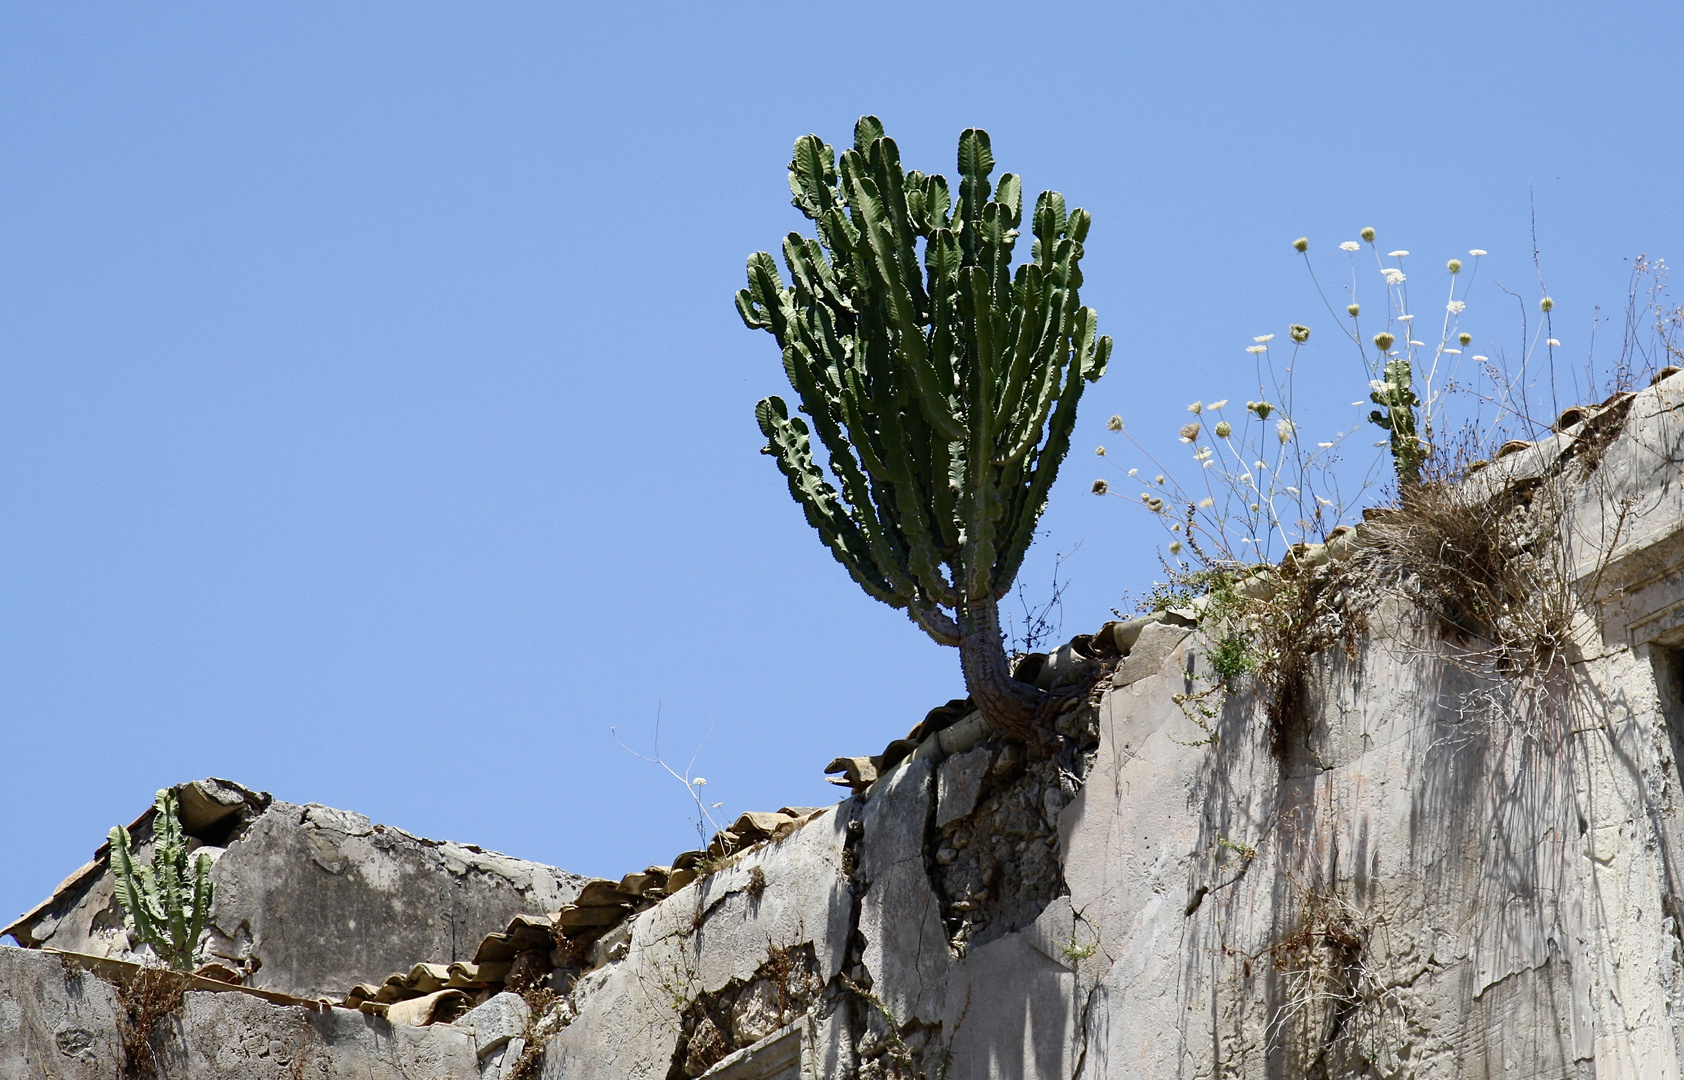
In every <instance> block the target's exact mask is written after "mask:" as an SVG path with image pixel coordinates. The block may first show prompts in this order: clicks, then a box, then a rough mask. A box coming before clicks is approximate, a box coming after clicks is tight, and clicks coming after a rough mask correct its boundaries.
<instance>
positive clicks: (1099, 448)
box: [1093, 446, 1105, 457]
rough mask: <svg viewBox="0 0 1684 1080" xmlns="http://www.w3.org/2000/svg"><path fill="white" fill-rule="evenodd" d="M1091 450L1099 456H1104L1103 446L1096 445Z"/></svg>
mask: <svg viewBox="0 0 1684 1080" xmlns="http://www.w3.org/2000/svg"><path fill="white" fill-rule="evenodd" d="M1093 452H1094V453H1096V454H1098V455H1099V456H1100V457H1104V456H1105V447H1103V446H1096V447H1094V448H1093Z"/></svg>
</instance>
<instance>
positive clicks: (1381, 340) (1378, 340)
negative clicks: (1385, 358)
mask: <svg viewBox="0 0 1684 1080" xmlns="http://www.w3.org/2000/svg"><path fill="white" fill-rule="evenodd" d="M1395 341H1397V338H1395V337H1393V336H1392V335H1390V334H1388V333H1386V332H1385V331H1384V330H1382V331H1380V332H1379V333H1378V334H1375V335H1374V344H1375V345H1377V346H1378V347H1379V349H1380V351H1381V352H1385V351H1386V350H1387V349H1389V348H1391V347H1392V343H1393V342H1395Z"/></svg>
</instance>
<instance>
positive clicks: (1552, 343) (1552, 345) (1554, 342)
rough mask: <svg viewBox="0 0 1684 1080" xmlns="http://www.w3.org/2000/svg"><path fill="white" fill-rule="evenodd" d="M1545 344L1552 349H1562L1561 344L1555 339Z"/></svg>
mask: <svg viewBox="0 0 1684 1080" xmlns="http://www.w3.org/2000/svg"><path fill="white" fill-rule="evenodd" d="M1544 344H1545V345H1548V346H1549V347H1550V348H1552V349H1559V348H1561V342H1559V341H1557V340H1555V339H1554V338H1550V339H1549V340H1548V341H1546V342H1544Z"/></svg>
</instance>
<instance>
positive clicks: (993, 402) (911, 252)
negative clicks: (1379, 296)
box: [737, 116, 1111, 740]
mask: <svg viewBox="0 0 1684 1080" xmlns="http://www.w3.org/2000/svg"><path fill="white" fill-rule="evenodd" d="M993 169H994V156H993V153H992V151H991V150H990V147H989V141H988V133H987V132H984V131H980V130H978V129H975V128H972V129H969V130H967V131H965V132H964V133H963V134H961V135H960V136H959V191H958V202H957V205H955V203H954V199H953V192H952V190H951V189H950V188H949V186H948V182H947V179H946V178H945V177H942V176H939V175H926V174H924V173H921V172H917V171H903V170H902V168H901V162H900V154H899V151H898V150H897V149H896V147H895V143H894V141H893V140H892V139H889V138H888V137H887V136H885V135H884V134H883V126H882V124H881V123H880V122H879V121H878V120H877V118H876V117H874V116H867V117H862V118H861V119H860V121H859V123H858V124H857V125H856V126H855V128H854V146H853V148H852V149H851V150H847V151H844V152H843V154H842V155H841V157H840V158H838V157H837V155H836V152H835V150H834V149H833V148H832V147H831V146H829V145H827V144H826V143H825V142H824V141H823V140H821V139H820V138H819V137H818V136H816V135H808V136H806V137H804V138H802V139H800V140H798V141H797V142H796V144H795V154H794V159H793V160H792V161H791V162H790V165H789V183H790V189H791V190H792V191H793V192H794V194H795V197H794V200H793V201H794V204H795V206H796V208H797V209H799V210H800V211H801V212H802V213H803V214H804V215H805V216H806V217H807V218H808V219H809V220H811V221H812V222H813V223H814V225H815V227H816V231H817V233H818V238H817V239H816V240H815V239H812V238H809V237H804V236H802V235H801V234H800V233H790V234H789V235H788V236H787V237H785V239H784V243H783V258H784V264H785V266H786V267H787V268H788V270H789V274H790V279H791V283H790V284H789V285H787V286H786V285H785V284H784V282H783V279H782V277H781V275H780V274H779V271H778V267H777V264H776V263H775V262H774V261H773V259H772V256H771V255H769V254H767V253H766V252H764V251H762V252H759V253H757V254H755V255H753V256H751V257H750V258H749V260H748V287H747V288H746V289H743V290H742V291H741V292H739V293H738V294H737V310H738V312H739V313H740V314H741V315H742V318H743V322H744V323H746V324H747V325H748V327H749V328H750V329H755V330H765V331H766V332H768V333H770V334H771V335H772V336H773V337H775V338H776V339H777V342H778V346H779V348H780V349H781V350H782V351H783V363H784V372H785V374H787V375H788V377H789V381H790V384H791V385H792V386H793V387H794V388H795V392H796V395H797V396H798V398H799V401H800V404H799V406H798V409H799V411H800V412H802V413H805V414H806V416H807V417H808V420H809V421H810V422H811V424H812V427H811V429H809V427H808V422H807V421H803V420H802V419H801V418H800V417H793V416H791V415H790V413H789V409H788V407H787V406H786V405H785V404H784V402H783V400H782V399H781V398H778V397H768V398H766V399H764V400H762V401H761V402H760V403H759V404H758V405H757V406H756V407H755V416H756V418H757V419H758V420H759V422H760V430H761V431H762V433H764V434H765V436H766V440H767V444H766V447H765V450H764V452H765V453H767V454H770V455H772V456H773V457H774V458H775V459H776V460H777V463H778V467H779V469H781V470H782V471H783V473H784V475H785V476H786V477H787V478H788V480H789V490H790V493H791V494H792V495H793V496H794V497H795V500H796V502H797V503H799V504H800V505H801V507H802V509H803V510H804V511H805V512H806V515H807V521H808V522H809V523H810V524H811V525H812V526H813V528H815V529H816V530H818V533H819V536H820V538H821V539H822V540H823V541H824V543H825V544H826V545H827V546H828V547H829V548H830V550H831V552H832V553H833V554H834V555H835V556H836V559H837V561H839V562H841V563H842V565H843V566H845V567H847V569H848V572H849V574H851V575H852V576H853V578H854V580H855V581H856V582H858V583H859V585H860V587H861V588H863V589H864V590H865V591H866V593H867V594H869V595H871V596H873V597H876V598H877V599H878V600H881V601H883V602H884V603H886V604H889V605H890V606H892V607H896V608H904V609H905V610H906V611H907V613H908V614H909V616H910V617H911V618H912V620H913V621H914V622H916V623H917V624H918V625H919V626H920V627H922V628H923V629H924V631H925V632H926V633H928V634H929V635H930V637H932V638H934V639H935V640H936V641H938V642H940V643H942V644H944V645H957V646H958V647H959V652H960V663H961V667H962V669H963V671H964V675H965V682H966V685H967V687H968V689H969V690H970V692H971V695H972V696H973V698H974V699H975V700H976V702H977V705H978V707H979V708H981V710H982V712H983V714H984V715H985V716H986V717H988V719H989V720H990V721H991V722H992V723H994V724H995V725H996V726H997V727H999V728H1000V729H1002V730H1003V731H1005V732H1007V733H1008V734H1011V735H1012V736H1014V737H1016V738H1021V739H1025V740H1029V739H1032V738H1035V737H1036V735H1037V733H1038V731H1039V730H1041V728H1040V726H1039V725H1040V724H1041V722H1043V721H1044V720H1045V719H1046V716H1045V715H1044V714H1045V712H1046V711H1047V706H1048V698H1047V696H1046V695H1043V694H1041V693H1040V692H1038V691H1036V690H1035V689H1034V688H1033V687H1031V686H1029V685H1027V684H1025V683H1019V682H1016V681H1014V680H1013V679H1011V677H1010V674H1009V671H1008V668H1007V662H1006V655H1005V649H1004V645H1003V643H1002V640H1001V634H1000V616H999V607H998V604H999V600H1000V599H1001V598H1002V597H1003V596H1005V595H1006V593H1007V591H1008V590H1009V589H1010V587H1011V584H1012V579H1013V578H1014V577H1016V575H1017V572H1018V568H1019V566H1021V564H1022V562H1023V557H1024V553H1025V552H1026V551H1027V550H1028V548H1029V543H1030V540H1031V539H1033V537H1034V533H1035V525H1036V522H1037V521H1038V520H1039V519H1040V516H1041V511H1042V510H1043V509H1044V508H1045V506H1046V500H1047V492H1048V490H1049V489H1050V488H1051V487H1052V484H1053V481H1054V479H1056V478H1057V476H1058V467H1059V464H1060V462H1062V461H1063V459H1064V456H1065V454H1066V452H1068V450H1069V448H1070V433H1071V429H1072V428H1073V427H1074V425H1075V422H1076V405H1077V403H1078V402H1079V401H1080V400H1081V396H1082V390H1083V389H1084V387H1085V385H1086V384H1087V383H1089V382H1092V381H1094V380H1095V379H1098V378H1099V377H1100V375H1102V374H1103V373H1104V371H1105V365H1106V361H1107V360H1108V359H1109V357H1110V355H1111V339H1110V338H1109V337H1098V336H1096V334H1095V331H1094V326H1095V322H1096V318H1095V315H1094V312H1093V309H1091V308H1087V307H1083V306H1082V304H1081V301H1080V299H1079V298H1078V289H1079V288H1080V286H1081V283H1082V274H1081V270H1080V268H1079V265H1078V264H1079V262H1080V260H1081V257H1082V243H1083V241H1084V240H1085V239H1086V238H1087V234H1088V226H1089V224H1090V222H1091V220H1092V219H1091V218H1090V216H1089V215H1088V213H1087V211H1085V210H1080V209H1076V210H1069V211H1067V210H1066V209H1065V204H1064V197H1063V196H1062V195H1059V194H1058V193H1057V192H1051V191H1049V192H1043V193H1042V195H1041V196H1040V198H1039V199H1037V200H1036V202H1035V209H1034V212H1033V215H1032V217H1031V221H1030V227H1031V230H1032V231H1033V233H1034V235H1035V243H1034V251H1033V258H1032V259H1031V261H1030V262H1028V263H1025V264H1023V265H1021V266H1018V267H1017V268H1016V269H1015V271H1014V270H1013V268H1012V265H1011V258H1012V249H1013V245H1014V243H1015V241H1016V239H1017V236H1018V226H1019V224H1020V223H1021V219H1022V207H1023V202H1022V200H1023V192H1022V185H1021V183H1020V181H1019V179H1018V177H1016V176H1014V175H1012V174H1010V173H1006V174H1003V175H1002V176H1001V177H1000V178H999V182H998V184H996V185H993V186H992V187H991V185H990V180H989V174H990V173H992V172H993ZM814 433H816V434H817V435H818V439H819V442H820V443H822V444H823V446H824V448H825V451H826V454H827V456H828V471H827V470H826V468H825V467H824V466H822V465H821V464H820V463H818V462H817V461H815V460H814V457H813V449H812V439H811V435H812V434H814Z"/></svg>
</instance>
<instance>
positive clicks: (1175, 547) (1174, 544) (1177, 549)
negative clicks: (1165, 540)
mask: <svg viewBox="0 0 1684 1080" xmlns="http://www.w3.org/2000/svg"><path fill="white" fill-rule="evenodd" d="M1169 553H1170V554H1171V555H1179V554H1181V541H1179V540H1171V541H1170V542H1169Z"/></svg>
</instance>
